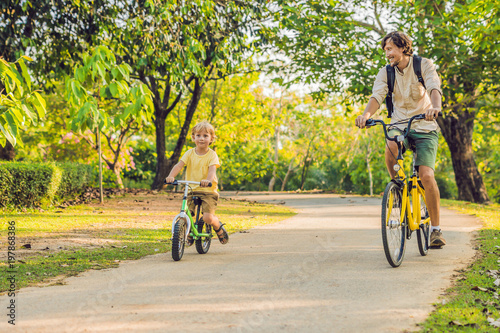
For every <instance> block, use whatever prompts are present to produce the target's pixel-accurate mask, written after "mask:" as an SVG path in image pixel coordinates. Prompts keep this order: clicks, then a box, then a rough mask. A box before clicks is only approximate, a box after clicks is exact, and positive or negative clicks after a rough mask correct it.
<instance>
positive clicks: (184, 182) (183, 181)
mask: <svg viewBox="0 0 500 333" xmlns="http://www.w3.org/2000/svg"><path fill="white" fill-rule="evenodd" d="M163 184H164V185H179V184H184V185H189V184H195V185H200V186H201V182H192V181H190V180H177V179H176V180H174V181H173V182H172V183H167V180H166V179H165V180H164V181H163ZM202 187H212V182H209V183H208V186H202Z"/></svg>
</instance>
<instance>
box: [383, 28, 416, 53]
mask: <svg viewBox="0 0 500 333" xmlns="http://www.w3.org/2000/svg"><path fill="white" fill-rule="evenodd" d="M389 40H390V41H391V42H393V43H394V45H396V46H397V47H399V48H402V49H403V53H404V54H406V55H408V56H411V55H413V48H412V46H411V45H412V44H413V42H412V41H411V39H410V37H408V35H406V34H405V33H404V32H401V31H393V32H390V33H388V34H387V35H386V36H385V37H384V39H382V42H381V46H382V50H383V49H384V47H385V44H387V42H388V41H389Z"/></svg>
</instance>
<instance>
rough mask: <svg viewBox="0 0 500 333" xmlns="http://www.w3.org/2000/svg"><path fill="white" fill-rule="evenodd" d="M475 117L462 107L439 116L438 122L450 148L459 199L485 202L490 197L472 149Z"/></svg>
mask: <svg viewBox="0 0 500 333" xmlns="http://www.w3.org/2000/svg"><path fill="white" fill-rule="evenodd" d="M474 118H475V113H474V112H470V111H469V109H462V110H458V111H457V110H455V112H453V113H452V114H451V113H450V114H447V115H446V117H443V118H439V119H438V123H439V126H440V127H441V131H442V133H443V136H444V138H445V140H446V143H447V144H448V147H449V148H450V152H451V159H452V162H453V169H454V171H455V181H456V183H457V188H458V199H459V200H465V201H471V202H476V203H485V202H488V201H489V198H488V194H487V192H486V187H485V186H484V182H483V178H482V177H481V174H480V173H479V170H478V169H477V165H476V161H475V160H474V152H473V150H472V132H473V129H474Z"/></svg>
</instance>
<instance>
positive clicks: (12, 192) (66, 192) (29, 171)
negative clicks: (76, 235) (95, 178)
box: [0, 162, 91, 207]
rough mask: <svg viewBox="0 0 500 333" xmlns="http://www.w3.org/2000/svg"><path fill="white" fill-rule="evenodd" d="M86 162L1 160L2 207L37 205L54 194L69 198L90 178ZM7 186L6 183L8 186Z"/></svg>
mask: <svg viewBox="0 0 500 333" xmlns="http://www.w3.org/2000/svg"><path fill="white" fill-rule="evenodd" d="M90 175H91V170H90V168H89V167H88V166H86V165H78V164H72V163H65V164H61V165H57V164H55V163H43V164H40V163H22V162H3V163H0V177H1V180H2V184H4V181H5V185H2V186H1V187H0V203H1V206H2V207H9V206H13V207H37V206H40V205H47V204H50V203H52V201H53V200H54V199H56V198H68V197H70V198H72V197H74V196H76V195H78V194H80V193H81V192H82V191H83V189H84V188H85V187H86V186H88V184H89V182H90ZM7 186H8V187H7Z"/></svg>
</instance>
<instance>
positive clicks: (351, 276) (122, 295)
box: [0, 194, 479, 333]
mask: <svg viewBox="0 0 500 333" xmlns="http://www.w3.org/2000/svg"><path fill="white" fill-rule="evenodd" d="M250 198H251V199H253V200H268V201H271V202H273V200H276V201H278V202H279V201H285V202H286V204H287V205H290V206H293V207H296V208H298V209H299V210H300V213H299V214H298V215H296V216H295V217H293V218H291V219H288V220H286V221H282V222H280V223H276V224H273V225H267V226H262V227H257V228H254V229H251V230H250V231H249V232H248V233H238V234H233V235H231V237H230V242H229V243H228V244H227V245H225V246H222V245H220V244H219V243H218V242H217V243H216V242H213V243H212V244H213V245H212V248H211V249H210V252H209V253H208V254H207V255H203V256H202V255H198V254H196V250H195V249H194V247H192V248H188V249H187V252H186V253H185V254H184V257H183V259H182V260H181V261H180V262H173V261H172V259H171V257H170V254H169V253H167V254H160V255H155V256H150V257H147V258H145V259H142V260H138V261H131V262H125V263H123V264H121V265H120V267H119V268H115V269H110V270H103V271H90V272H87V273H84V274H81V275H80V276H78V277H73V278H68V279H67V280H66V282H67V284H66V285H64V286H53V287H45V288H26V289H23V290H22V291H21V292H19V293H18V295H17V296H16V298H17V302H16V305H17V317H16V326H15V329H13V327H11V325H7V320H6V316H5V314H6V313H7V311H6V307H7V302H8V298H7V297H6V296H2V297H0V308H1V309H3V313H5V314H4V315H2V317H1V318H3V319H2V321H1V322H0V332H30V333H31V332H51V333H53V332H116V333H118V332H180V331H183V332H205V331H213V332H215V331H216V332H278V331H283V332H356V333H358V332H402V331H404V330H412V329H415V327H416V326H415V324H416V323H418V322H421V321H422V320H424V319H425V317H426V316H427V314H428V313H429V312H430V311H432V309H433V306H432V303H434V302H436V301H438V299H439V296H440V294H441V293H442V292H443V291H444V290H445V289H446V288H447V287H449V286H450V285H451V278H452V276H453V275H454V274H455V272H454V270H456V269H459V268H463V267H465V266H466V265H467V263H468V262H469V261H470V260H471V258H472V257H473V255H474V251H473V250H472V245H471V238H472V234H473V231H474V230H476V229H477V228H478V227H479V224H478V221H477V220H475V219H474V218H473V217H470V216H466V215H458V214H455V213H453V212H451V211H449V210H445V209H443V211H442V220H443V221H442V226H443V230H444V236H445V238H446V240H447V241H448V244H449V245H447V246H446V247H445V248H443V249H442V250H432V251H431V253H430V254H429V255H428V256H427V257H421V256H420V255H419V254H418V249H417V244H416V237H414V238H413V239H412V240H411V241H410V242H409V243H408V247H407V251H406V256H405V261H404V262H403V265H402V266H401V267H399V268H397V269H394V268H391V267H390V266H389V264H388V263H387V261H386V259H385V256H384V253H383V249H382V245H381V236H380V227H379V215H380V199H378V198H362V197H346V198H341V197H339V196H337V195H308V194H300V195H293V194H283V195H272V196H270V195H268V196H266V195H259V196H251V197H250ZM227 222H229V221H227ZM229 223H230V222H229ZM7 329H8V330H7Z"/></svg>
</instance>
